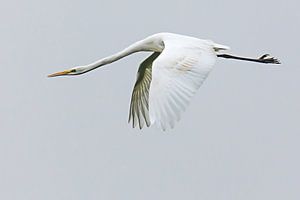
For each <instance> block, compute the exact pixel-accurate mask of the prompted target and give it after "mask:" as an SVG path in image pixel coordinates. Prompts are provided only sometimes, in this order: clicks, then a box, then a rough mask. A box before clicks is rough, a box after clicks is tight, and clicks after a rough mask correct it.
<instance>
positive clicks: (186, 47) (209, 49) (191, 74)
mask: <svg viewBox="0 0 300 200" xmlns="http://www.w3.org/2000/svg"><path fill="white" fill-rule="evenodd" d="M164 43H165V48H164V50H163V52H162V53H161V54H160V56H159V57H158V58H157V59H156V60H155V61H154V62H153V66H152V81H151V85H150V93H149V114H150V122H151V124H153V123H156V124H157V125H158V126H159V127H161V128H162V129H163V130H165V129H166V128H167V127H168V126H170V127H171V128H173V127H174V124H175V122H176V121H178V120H179V119H180V115H181V113H182V112H183V111H184V110H185V109H186V107H187V105H188V104H189V102H190V100H191V98H192V96H193V95H194V94H195V92H196V91H197V89H198V88H199V87H200V86H201V84H202V83H203V81H204V80H205V79H206V77H207V75H208V74H209V72H210V71H211V69H212V66H213V65H214V63H215V61H216V55H215V52H214V49H213V45H210V44H205V43H204V44H194V43H190V42H189V43H178V42H177V43H176V41H170V42H168V41H165V42H164Z"/></svg>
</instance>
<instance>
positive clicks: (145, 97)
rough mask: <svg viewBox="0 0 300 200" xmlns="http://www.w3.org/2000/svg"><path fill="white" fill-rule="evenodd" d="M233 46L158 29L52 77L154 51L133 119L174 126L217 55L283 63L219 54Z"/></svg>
mask: <svg viewBox="0 0 300 200" xmlns="http://www.w3.org/2000/svg"><path fill="white" fill-rule="evenodd" d="M228 49H229V47H228V46H225V45H221V44H217V43H214V42H213V41H211V40H202V39H198V38H194V37H189V36H184V35H178V34H173V33H157V34H154V35H151V36H149V37H147V38H145V39H143V40H140V41H138V42H135V43H134V44H132V45H130V46H129V47H127V48H125V49H124V50H122V51H120V52H118V53H116V54H114V55H111V56H108V57H105V58H103V59H100V60H98V61H96V62H94V63H91V64H88V65H85V66H79V67H74V68H71V69H68V70H65V71H62V72H57V73H54V74H51V75H49V76H48V77H55V76H64V75H80V74H84V73H86V72H89V71H91V70H94V69H97V68H98V67H101V66H103V65H106V64H110V63H112V62H115V61H117V60H119V59H121V58H123V57H125V56H128V55H130V54H132V53H136V52H139V51H151V52H153V53H152V54H151V55H150V56H149V57H148V58H147V59H146V60H144V61H143V62H142V63H141V64H140V67H139V69H138V72H137V80H136V83H135V85H134V88H133V92H132V97H131V103H130V110H129V120H128V122H130V121H131V120H132V125H133V127H136V126H137V125H139V128H140V129H142V128H143V126H144V125H145V124H146V126H147V127H149V126H150V125H152V124H157V125H158V126H159V127H160V128H161V129H163V130H166V129H167V128H168V127H171V128H173V127H174V124H175V122H176V121H179V119H180V115H181V113H182V112H183V111H184V110H185V109H186V107H187V106H188V104H189V102H190V100H191V98H192V97H193V96H194V94H195V92H196V91H197V90H198V88H199V87H200V86H201V85H202V83H203V81H204V80H205V79H206V77H207V76H208V74H209V72H210V71H211V70H212V67H213V65H214V64H215V62H216V59H217V57H222V58H230V59H238V60H246V61H253V62H259V63H272V64H280V63H279V61H278V60H277V59H275V58H273V57H270V56H269V55H268V54H265V55H263V56H261V57H259V58H257V59H256V58H245V57H238V56H233V55H229V54H218V52H219V51H221V50H228Z"/></svg>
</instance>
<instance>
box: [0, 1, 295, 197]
mask: <svg viewBox="0 0 300 200" xmlns="http://www.w3.org/2000/svg"><path fill="white" fill-rule="evenodd" d="M0 11H1V12H0V24H1V25H0V30H1V31H0V69H1V73H0V89H1V92H0V199H5V200H20V199H22V200H41V199H42V200H54V199H55V200H68V199H72V200H82V199H85V200H86V199H88V200H96V199H106V200H120V199H122V200H153V199H156V200H160V199H163V200H167V199H170V200H182V199H185V200H190V199H191V200H196V199H197V200H198V199H203V200H228V199H230V200H241V199H242V200H256V199H258V200H260V199H261V200H267V199H272V200H277V199H278V200H279V199H280V200H282V199H288V200H296V199H297V200H298V199H299V198H300V191H299V185H300V172H299V169H300V161H299V151H300V146H299V142H300V124H299V123H300V66H299V46H300V42H299V35H300V28H299V27H300V13H299V1H297V0H294V1H292V0H287V1H274V0H268V1H261V0H251V1H238V0H231V1H189V0H185V1H174V0H168V1H159V0H152V1H141V0H135V1H116V0H105V1H67V0H59V1H58V0H52V1H37V0H36V1H35V0H28V1H16V0H11V1H1V8H0ZM157 32H174V33H180V34H185V35H191V36H195V37H199V38H203V39H212V40H214V41H215V42H218V43H221V44H225V45H229V46H230V47H231V49H232V50H231V52H232V53H235V54H238V55H246V56H254V57H256V56H260V55H262V54H263V53H270V54H272V55H273V56H276V57H278V58H280V60H281V61H282V65H280V66H272V65H262V64H256V63H247V62H238V61H232V60H222V59H219V60H218V62H217V64H216V66H215V68H214V70H213V72H212V73H211V74H210V76H209V77H208V79H207V80H206V81H205V83H204V84H203V85H202V87H201V88H200V90H199V91H198V93H197V95H196V96H195V98H194V99H193V101H192V102H191V104H190V106H189V108H188V109H187V111H186V112H185V114H184V115H183V118H182V120H181V121H180V122H179V123H178V124H177V125H176V127H175V129H173V130H170V131H167V132H162V131H160V130H159V129H157V128H156V127H152V128H148V129H143V130H142V131H140V130H138V129H132V128H131V125H129V124H127V117H128V110H129V101H130V96H131V91H132V88H133V85H134V82H135V77H136V71H137V68H138V65H139V63H140V62H141V61H142V60H143V59H145V58H146V57H147V55H148V54H147V53H139V54H135V55H133V56H130V57H128V58H126V59H122V60H120V61H118V62H116V63H114V64H111V65H109V66H106V67H103V68H101V69H98V70H95V71H93V72H91V73H88V74H86V75H83V76H77V77H65V78H52V79H49V78H47V77H46V76H47V74H49V73H53V72H56V71H60V70H63V69H68V68H70V67H73V66H77V65H83V64H87V63H90V62H93V61H95V60H97V59H99V58H101V57H104V56H107V55H110V54H112V53H115V52H116V51H119V50H121V49H123V48H124V47H126V46H127V45H129V44H131V43H132V42H135V41H137V40H139V39H142V38H144V37H146V36H148V35H151V34H153V33H157Z"/></svg>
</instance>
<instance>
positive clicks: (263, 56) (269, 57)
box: [258, 54, 281, 64]
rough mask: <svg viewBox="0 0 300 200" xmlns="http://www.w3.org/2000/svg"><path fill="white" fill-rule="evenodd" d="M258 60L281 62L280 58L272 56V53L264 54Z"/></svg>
mask: <svg viewBox="0 0 300 200" xmlns="http://www.w3.org/2000/svg"><path fill="white" fill-rule="evenodd" d="M258 60H259V62H262V63H271V64H281V63H280V61H279V60H278V59H276V58H274V57H271V56H270V54H264V55H262V56H261V57H259V58H258Z"/></svg>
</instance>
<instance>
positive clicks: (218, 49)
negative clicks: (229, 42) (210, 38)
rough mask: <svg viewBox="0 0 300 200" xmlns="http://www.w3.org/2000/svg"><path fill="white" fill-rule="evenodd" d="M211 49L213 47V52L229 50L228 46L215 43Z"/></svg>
mask: <svg viewBox="0 0 300 200" xmlns="http://www.w3.org/2000/svg"><path fill="white" fill-rule="evenodd" d="M213 47H214V50H215V51H222V50H229V49H230V47H229V46H225V45H222V44H217V43H214V44H213Z"/></svg>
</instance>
